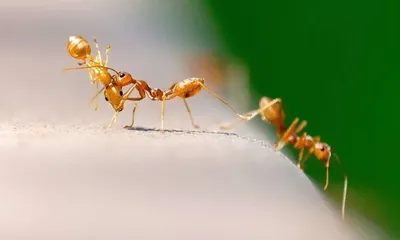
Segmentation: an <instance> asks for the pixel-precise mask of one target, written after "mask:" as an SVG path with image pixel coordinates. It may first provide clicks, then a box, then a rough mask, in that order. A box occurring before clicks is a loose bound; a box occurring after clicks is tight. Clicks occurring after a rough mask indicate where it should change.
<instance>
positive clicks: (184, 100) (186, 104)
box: [182, 98, 200, 128]
mask: <svg viewBox="0 0 400 240" xmlns="http://www.w3.org/2000/svg"><path fill="white" fill-rule="evenodd" d="M182 100H183V102H184V103H185V107H186V110H187V112H188V113H189V117H190V121H191V122H192V125H193V127H194V128H200V127H199V125H197V124H195V123H194V120H193V116H192V112H191V111H190V108H189V105H188V103H187V100H186V98H182Z"/></svg>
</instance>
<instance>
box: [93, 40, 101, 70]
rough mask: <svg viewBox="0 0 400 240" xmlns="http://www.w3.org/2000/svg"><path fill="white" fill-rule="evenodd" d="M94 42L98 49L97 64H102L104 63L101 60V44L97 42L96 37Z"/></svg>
mask: <svg viewBox="0 0 400 240" xmlns="http://www.w3.org/2000/svg"><path fill="white" fill-rule="evenodd" d="M93 42H94V43H95V44H96V49H97V56H96V62H98V63H100V64H102V62H103V61H102V60H101V53H100V48H99V43H98V42H97V39H96V37H93Z"/></svg>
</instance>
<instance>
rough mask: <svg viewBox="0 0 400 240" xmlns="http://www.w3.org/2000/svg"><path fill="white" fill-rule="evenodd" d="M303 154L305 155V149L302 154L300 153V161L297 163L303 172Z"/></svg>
mask: <svg viewBox="0 0 400 240" xmlns="http://www.w3.org/2000/svg"><path fill="white" fill-rule="evenodd" d="M303 154H304V148H301V149H300V153H299V160H298V161H297V167H298V168H300V169H301V170H303V166H302V162H301V161H302V160H303Z"/></svg>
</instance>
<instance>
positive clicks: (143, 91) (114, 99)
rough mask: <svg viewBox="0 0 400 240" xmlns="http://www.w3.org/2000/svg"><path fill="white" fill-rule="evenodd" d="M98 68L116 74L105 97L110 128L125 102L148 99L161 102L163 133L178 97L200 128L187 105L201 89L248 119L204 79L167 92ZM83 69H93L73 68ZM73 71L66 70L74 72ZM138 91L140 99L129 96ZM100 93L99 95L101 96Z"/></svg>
mask: <svg viewBox="0 0 400 240" xmlns="http://www.w3.org/2000/svg"><path fill="white" fill-rule="evenodd" d="M97 67H98V68H105V69H108V70H111V71H113V72H115V73H116V74H115V75H113V76H112V77H111V79H112V80H111V83H110V84H109V85H108V86H106V87H105V91H104V96H105V99H106V101H108V102H109V103H110V104H111V105H112V106H113V108H114V110H115V114H114V116H113V118H112V119H111V122H110V124H109V127H110V126H111V125H112V124H113V123H114V122H115V121H116V118H117V115H118V113H119V112H121V111H122V110H123V109H124V103H125V101H141V100H143V99H145V98H146V97H147V98H149V99H150V100H152V101H161V102H162V104H161V131H163V130H164V115H165V114H164V113H165V102H166V101H169V100H172V99H174V98H176V97H180V98H181V99H182V100H183V102H184V104H185V107H186V110H187V112H188V113H189V117H190V120H191V123H192V126H193V127H194V128H199V126H198V125H197V124H195V122H194V120H193V116H192V113H191V110H190V108H189V105H188V103H187V100H186V99H187V98H190V97H193V96H195V95H197V94H198V93H199V92H200V91H201V89H205V90H206V91H207V92H208V93H210V94H211V95H212V96H214V97H215V98H217V99H218V100H220V101H221V102H222V103H224V104H225V105H226V106H228V107H229V108H230V109H231V110H232V111H233V112H234V113H235V114H236V115H237V116H239V117H240V118H241V119H248V117H247V116H243V115H241V114H239V113H238V112H237V111H236V110H235V109H234V108H233V107H232V106H231V105H230V104H229V103H228V102H227V101H226V100H224V99H223V98H221V97H220V96H218V95H217V94H216V93H215V92H213V91H212V90H211V89H210V88H208V87H207V86H206V85H205V83H204V79H203V78H187V79H185V80H183V81H180V82H177V83H174V84H172V85H171V87H170V88H169V89H168V90H167V91H163V90H161V89H158V88H151V87H150V86H149V85H148V83H147V82H146V81H144V80H136V79H134V78H133V77H132V75H131V74H129V73H128V72H118V71H116V70H114V69H112V68H109V67H99V66H97ZM83 68H91V67H81V68H73V69H83ZM73 69H66V70H73ZM130 84H133V86H131V87H130V88H129V90H128V91H127V92H126V93H125V94H123V92H122V87H124V86H128V85H130ZM134 89H136V90H137V91H138V93H139V97H136V98H130V97H129V96H130V95H131V94H132V92H133V90H134ZM100 93H101V91H100V92H98V93H97V95H98V94H100ZM137 106H138V104H137V103H135V105H134V108H133V111H132V122H131V125H129V126H125V128H131V127H133V125H134V117H135V111H136V109H137Z"/></svg>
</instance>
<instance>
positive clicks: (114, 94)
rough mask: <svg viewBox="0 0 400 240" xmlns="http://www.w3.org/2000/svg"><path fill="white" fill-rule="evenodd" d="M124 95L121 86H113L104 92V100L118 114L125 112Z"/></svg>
mask: <svg viewBox="0 0 400 240" xmlns="http://www.w3.org/2000/svg"><path fill="white" fill-rule="evenodd" d="M123 95H124V93H123V92H122V87H121V86H119V85H115V84H111V85H109V86H107V87H106V89H105V90H104V98H105V99H106V101H107V102H109V103H110V104H111V106H112V107H113V108H114V110H115V111H117V112H121V111H122V110H124V105H123V104H121V102H122V97H123Z"/></svg>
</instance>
